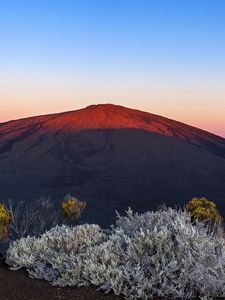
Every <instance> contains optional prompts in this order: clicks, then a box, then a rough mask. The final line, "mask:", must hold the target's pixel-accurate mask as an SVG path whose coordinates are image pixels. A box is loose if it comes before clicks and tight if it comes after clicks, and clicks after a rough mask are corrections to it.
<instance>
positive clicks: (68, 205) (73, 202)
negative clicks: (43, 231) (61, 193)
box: [62, 195, 86, 222]
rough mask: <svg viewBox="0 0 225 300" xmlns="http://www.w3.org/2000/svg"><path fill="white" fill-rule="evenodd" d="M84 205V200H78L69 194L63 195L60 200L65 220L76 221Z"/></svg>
mask: <svg viewBox="0 0 225 300" xmlns="http://www.w3.org/2000/svg"><path fill="white" fill-rule="evenodd" d="M85 207H86V202H83V201H79V200H78V199H77V198H75V197H72V196H70V195H67V196H65V198H64V201H63V202H62V209H63V213H64V217H65V220H66V221H69V222H70V221H71V222H76V221H77V220H78V219H79V217H80V215H81V213H82V211H83V210H84V209H85Z"/></svg>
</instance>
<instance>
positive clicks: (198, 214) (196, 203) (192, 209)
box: [186, 198, 223, 224]
mask: <svg viewBox="0 0 225 300" xmlns="http://www.w3.org/2000/svg"><path fill="white" fill-rule="evenodd" d="M186 209H187V211H188V212H189V213H191V215H192V216H193V218H194V219H197V220H199V221H209V222H211V223H212V224H215V223H221V222H222V221H223V217H222V216H221V215H220V213H219V212H218V209H217V207H216V204H215V203H214V202H212V201H209V200H207V199H206V198H193V199H192V200H191V201H189V202H188V204H187V207H186Z"/></svg>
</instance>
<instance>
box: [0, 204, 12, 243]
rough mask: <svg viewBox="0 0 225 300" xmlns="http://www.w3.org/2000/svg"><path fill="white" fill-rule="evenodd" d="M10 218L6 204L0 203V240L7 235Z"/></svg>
mask: <svg viewBox="0 0 225 300" xmlns="http://www.w3.org/2000/svg"><path fill="white" fill-rule="evenodd" d="M11 220H12V215H11V213H10V211H9V210H8V209H7V208H6V206H5V205H4V204H2V203H0V240H5V239H7V237H8V226H9V224H10V222H11Z"/></svg>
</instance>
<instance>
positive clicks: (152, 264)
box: [6, 208, 225, 299]
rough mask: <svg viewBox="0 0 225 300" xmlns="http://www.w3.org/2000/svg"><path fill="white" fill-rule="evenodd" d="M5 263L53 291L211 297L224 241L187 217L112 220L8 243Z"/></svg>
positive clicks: (224, 263) (224, 272) (224, 261)
mask: <svg viewBox="0 0 225 300" xmlns="http://www.w3.org/2000/svg"><path fill="white" fill-rule="evenodd" d="M6 262H7V263H8V264H9V265H10V267H11V268H12V269H18V268H21V267H26V268H28V269H29V273H30V275H31V276H32V277H35V278H44V279H46V280H47V281H49V282H51V283H52V284H54V285H58V286H65V285H71V286H79V285H88V284H94V285H96V286H98V287H100V288H101V289H103V290H104V291H105V292H109V291H114V293H115V294H123V295H125V296H126V297H127V298H129V299H138V298H143V299H150V298H152V297H154V296H158V297H168V298H187V299H191V298H194V297H198V296H200V297H202V298H211V297H218V296H222V295H223V294H224V293H225V287H224V282H225V241H224V239H223V238H222V237H220V236H218V235H215V234H213V233H209V232H208V230H207V228H206V227H205V225H204V224H202V223H200V222H198V221H196V223H195V225H193V223H192V221H191V216H190V214H189V213H188V212H186V211H181V210H179V211H177V210H174V209H171V208H168V209H164V210H159V211H156V212H146V213H144V214H133V212H132V211H131V210H130V209H129V210H128V212H127V215H126V216H118V220H117V223H116V225H115V226H112V227H111V230H109V231H108V232H107V234H106V233H104V232H103V231H102V230H101V229H100V228H99V226H98V225H80V226H75V227H68V226H62V227H56V228H53V229H52V230H50V231H48V232H47V233H45V234H44V235H42V236H41V237H40V238H27V239H22V240H19V241H16V242H14V243H13V244H11V246H10V248H9V250H8V252H7V260H6Z"/></svg>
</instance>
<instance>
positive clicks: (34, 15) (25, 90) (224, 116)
mask: <svg viewBox="0 0 225 300" xmlns="http://www.w3.org/2000/svg"><path fill="white" fill-rule="evenodd" d="M109 102H110V103H115V104H121V105H124V106H128V107H132V108H138V109H141V110H145V111H149V112H152V113H156V114H160V115H164V116H167V117H170V118H173V119H176V120H179V121H183V122H185V123H189V124H192V125H194V126H197V127H200V128H203V129H206V130H209V131H211V132H214V133H217V134H219V135H222V136H224V137H225V1H224V0H77V1H76V0H73V1H72V0H0V104H1V105H0V122H3V121H6V120H9V119H16V118H20V117H25V116H30V115H39V114H45V113H52V112H59V111H66V110H74V109H78V108H81V107H84V106H87V105H90V104H93V103H109Z"/></svg>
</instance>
